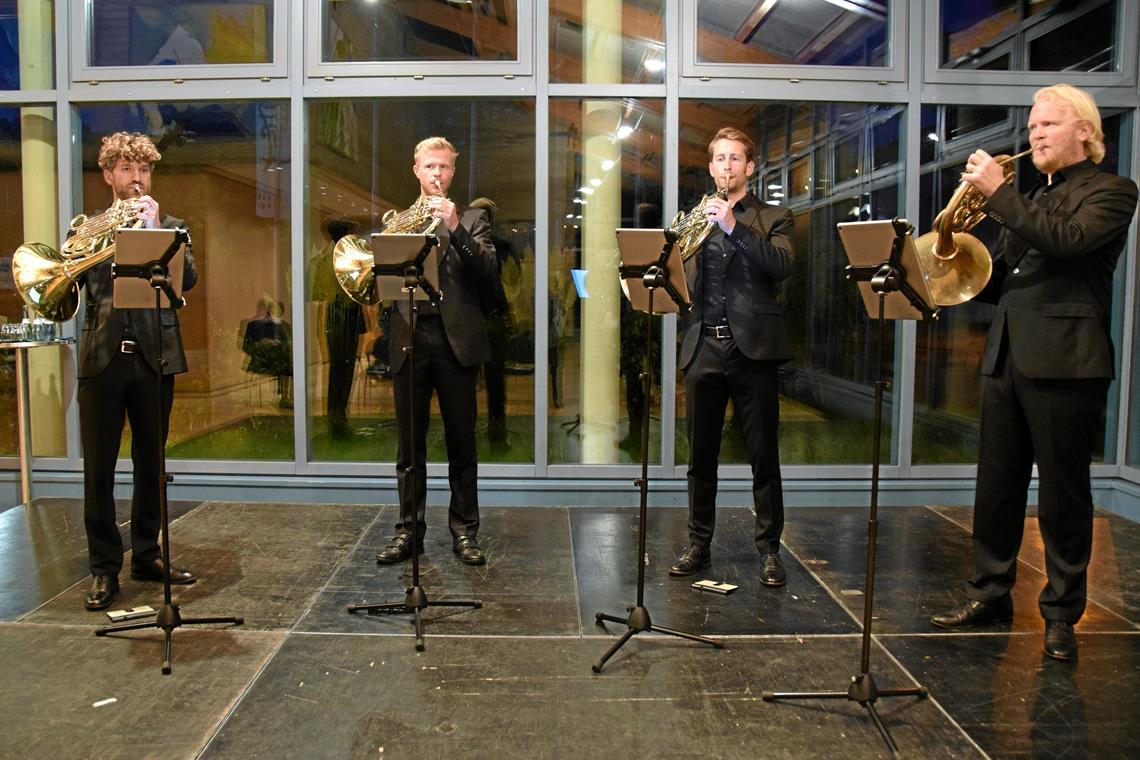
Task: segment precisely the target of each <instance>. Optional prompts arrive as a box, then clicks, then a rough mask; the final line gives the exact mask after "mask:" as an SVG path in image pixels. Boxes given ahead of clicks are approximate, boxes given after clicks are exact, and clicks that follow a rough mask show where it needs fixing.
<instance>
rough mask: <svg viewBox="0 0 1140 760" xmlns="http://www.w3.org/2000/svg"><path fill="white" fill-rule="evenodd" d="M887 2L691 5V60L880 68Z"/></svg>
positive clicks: (709, 1) (710, 1) (709, 0)
mask: <svg viewBox="0 0 1140 760" xmlns="http://www.w3.org/2000/svg"><path fill="white" fill-rule="evenodd" d="M890 5H891V2H890V0H857V1H856V2H831V1H830V0H798V1H797V2H794V3H751V2H750V3H725V2H720V0H700V3H699V4H698V6H697V62H698V63H738V64H773V65H778V66H788V65H795V66H880V67H881V66H886V65H888V60H887V58H888V56H887V17H888V14H889V12H890Z"/></svg>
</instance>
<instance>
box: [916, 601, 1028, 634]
mask: <svg viewBox="0 0 1140 760" xmlns="http://www.w3.org/2000/svg"><path fill="white" fill-rule="evenodd" d="M1012 619H1013V600H1012V599H1010V598H1009V597H1008V596H1006V597H1003V598H1001V599H999V600H997V601H996V602H978V601H974V600H973V599H971V600H970V601H968V602H966V603H965V604H963V605H962V606H961V607H955V608H954V609H952V610H946V611H945V612H939V613H936V614H934V615H931V616H930V622H931V623H932V624H934V625H936V626H938V627H939V628H973V627H974V626H976V625H985V624H987V623H1002V622H1005V621H1007V620H1012Z"/></svg>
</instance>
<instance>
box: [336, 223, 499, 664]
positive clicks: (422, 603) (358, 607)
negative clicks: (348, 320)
mask: <svg viewBox="0 0 1140 760" xmlns="http://www.w3.org/2000/svg"><path fill="white" fill-rule="evenodd" d="M417 237H418V238H419V242H418V244H419V245H420V248H419V250H418V251H415V253H414V254H412V256H411V258H407V256H408V255H409V251H411V250H413V249H414V245H413V246H412V247H411V248H409V245H410V244H411V243H415V242H416V241H415V240H413V238H417ZM437 246H439V238H437V237H436V236H435V235H427V234H425V235H419V236H415V235H408V234H403V235H392V236H388V235H383V234H379V235H373V236H372V248H373V250H372V253H373V256H374V257H375V259H376V261H375V265H374V267H373V272H374V273H375V274H376V275H377V276H383V277H392V278H399V279H400V280H402V282H403V286H402V288H401V289H402V291H403V292H404V293H407V295H408V345H406V346H405V347H404V351H405V352H406V353H407V356H406V357H405V358H404V362H405V366H406V367H407V372H408V394H409V396H413V395H414V394H415V392H416V391H415V388H416V382H415V380H416V375H415V370H416V351H415V340H416V301H415V296H416V290H417V289H422V290H424V291H426V292H427V295H428V297H429V298H430V299H433V300H434V299H435V298H436V293H437V291H436V290H435V288H434V287H433V286H432V285H431V282H432V281H434V282H438V281H439V276H438V274H439V273H438V271H434V272H432V273H431V276H430V277H425V272H424V262H425V261H429V258H428V257H429V255H430V254H431V253H432V252H433V251H434V250H435V249H436V247H437ZM430 261H431V262H432V264H431V266H433V268H434V267H436V266H438V262H437V261H436V259H435V257H432V258H431V259H430ZM395 382H399V379H395ZM411 401H412V399H409V403H408V405H407V416H408V417H409V419H407V420H406V421H405V424H406V425H407V426H408V452H409V454H410V457H411V461H412V465H411V466H410V467H408V468H407V469H406V470H405V477H406V478H407V482H408V483H409V484H410V488H411V502H412V532H411V543H412V585H411V586H409V587H407V588H406V589H405V590H404V601H402V602H391V603H386V604H350V605H348V606H347V607H346V609H347V610H348V611H349V612H350V613H356V612H367V613H368V614H369V615H411V616H412V625H413V627H414V630H415V638H416V651H417V652H422V651H424V620H423V614H422V613H423V610H425V609H427V608H428V607H470V608H472V609H476V610H478V609H482V607H483V602H481V601H479V600H478V599H445V600H443V601H441V602H432V601H429V600H428V596H427V593H426V592H425V591H424V589H423V587H422V586H421V585H420V552H419V548H420V545H421V544H422V543H423V537H422V536H420V521H419V515H418V514H417V513H416V512H417V510H416V495H417V494H416V477H417V475H418V473H417V472H416V466H415V458H416V424H415V418H414V417H412V414H413V413H414V409H415V404H414V403H411ZM400 509H401V511H402V510H403V499H402V498H401V506H400Z"/></svg>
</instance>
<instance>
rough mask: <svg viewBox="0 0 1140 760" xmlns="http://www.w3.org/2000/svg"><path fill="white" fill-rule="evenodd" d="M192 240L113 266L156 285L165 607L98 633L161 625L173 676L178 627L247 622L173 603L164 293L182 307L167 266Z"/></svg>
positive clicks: (117, 273) (165, 665)
mask: <svg viewBox="0 0 1140 760" xmlns="http://www.w3.org/2000/svg"><path fill="white" fill-rule="evenodd" d="M188 242H190V236H189V234H188V233H187V232H186V230H177V231H176V232H175V235H174V241H173V242H172V243H171V244H170V245H169V246H168V247H167V249H166V251H164V252H163V254H162V256H160V257H159V258H157V259H155V260H154V261H150V262H148V263H146V264H112V265H111V278H112V279H118V278H121V277H136V278H139V279H143V280H148V281H149V282H150V285H151V287H152V288H154V310H153V312H152V317H153V319H154V349H155V356H156V357H157V360H156V362H155V367H154V379H155V391H156V393H155V398H156V399H157V404H156V408H155V414H154V424H155V441H156V446H157V451H156V452H155V460H156V461H157V463H158V482H157V483H156V484H155V485H156V486H157V487H158V521H159V524H160V525H161V530H162V543H161V545H160V550H161V552H162V602H163V603H162V609H160V610H159V611H158V614H157V615H156V616H155V619H154V620H152V621H146V622H141V623H120V624H118V625H108V626H103V627H101V628H98V629H96V631H95V635H96V636H106V635H107V634H110V633H121V632H123V631H137V630H142V629H144V628H159V629H161V630H162V632H163V638H164V641H163V649H162V674H163V675H167V676H168V675H170V674H171V673H172V672H173V669H172V667H171V660H172V659H173V653H172V650H173V646H174V643H173V639H174V629H175V628H180V627H182V626H184V625H207V624H213V623H231V624H233V625H241V624H242V623H244V622H245V620H244V619H243V618H240V617H229V616H227V617H207V618H183V617H182V614H181V613H180V612H179V611H178V605H177V604H174V603H173V599H172V594H171V591H170V513H169V511H168V510H167V503H166V484H167V483H168V482H169V478H168V476H167V474H166V446H165V436H164V435H163V428H164V424H163V423H164V419H163V417H164V415H163V403H162V368H163V367H164V366H165V365H166V360H165V359H163V358H162V317H161V314H162V296H163V294H165V295H166V297H167V299H168V300H169V301H170V306H171V308H174V309H179V308H181V307H182V305H183V301H182V299H181V298H180V297H178V296H176V295H175V294H174V288H173V287H172V285H171V283H170V270H169V269H168V268H167V265H168V264H169V263H170V260H171V259H172V258H174V254H175V253H177V252H178V250H179V249H180V248H181V247H182V246H183V245H185V244H186V243H188Z"/></svg>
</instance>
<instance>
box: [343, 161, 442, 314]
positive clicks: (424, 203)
mask: <svg viewBox="0 0 1140 760" xmlns="http://www.w3.org/2000/svg"><path fill="white" fill-rule="evenodd" d="M435 186H436V188H437V189H439V182H436V184H435ZM439 194H440V195H442V193H439ZM431 197H433V196H427V195H421V196H420V197H419V198H416V202H415V203H413V204H412V205H411V206H409V207H408V208H406V209H404V210H403V211H400V212H397V211H396V210H395V209H389V210H388V211H386V212H384V216H382V217H381V218H380V221H381V222H382V223H383V224H384V232H391V233H405V234H407V233H413V234H421V235H432V234H434V233H435V231H436V229H438V228H439V225H440V222H442V221H443V220H442V219H440V218H439V217H437V216H435V215H434V214H433V213H432V209H431V206H430V205H429V199H430V198H431ZM374 266H375V260H374V259H373V257H372V242H371V241H370V240H369V239H368V238H364V237H360V236H359V235H345V236H344V237H342V238H341V239H340V240H338V241H337V243H336V245H335V246H333V270H334V271H335V273H336V281H337V282H338V283H340V287H341V289H343V290H344V292H345V293H347V294H348V297H349V298H351V299H352V300H353V301H356V302H357V303H359V304H364V305H365V306H367V305H369V304H374V303H377V302H379V300H380V299H378V298H377V297H376V288H375V284H376V274H375V272H373V271H372V270H373V267H374Z"/></svg>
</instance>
